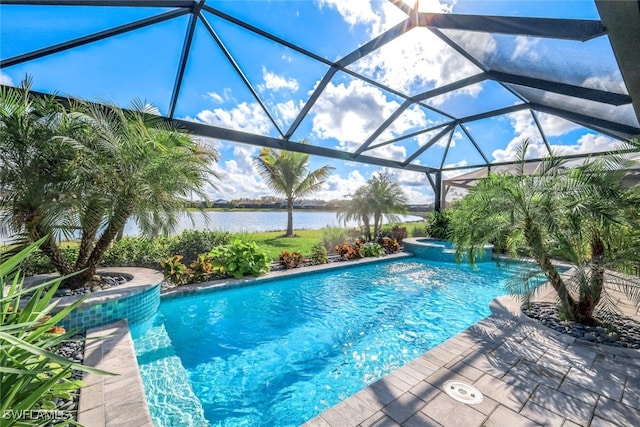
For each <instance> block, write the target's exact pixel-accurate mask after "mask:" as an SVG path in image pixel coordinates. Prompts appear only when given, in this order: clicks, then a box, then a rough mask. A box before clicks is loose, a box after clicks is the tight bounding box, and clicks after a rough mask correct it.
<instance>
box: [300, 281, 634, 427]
mask: <svg viewBox="0 0 640 427" xmlns="http://www.w3.org/2000/svg"><path fill="white" fill-rule="evenodd" d="M620 295H621V294H620ZM619 306H620V307H622V308H623V310H624V314H625V315H627V316H633V317H636V318H637V310H636V309H635V307H633V306H631V305H626V304H623V303H621V304H620V305H619ZM517 307H518V304H516V303H515V302H514V301H513V299H512V298H511V297H502V298H499V299H497V300H495V301H494V302H493V303H492V307H491V309H492V312H493V314H492V315H491V316H489V317H487V318H485V319H484V320H482V321H480V322H479V323H477V324H475V325H474V326H472V327H470V328H469V329H467V330H465V331H463V332H462V333H460V334H458V335H456V336H455V337H453V338H451V339H449V340H448V341H446V342H444V343H443V344H441V345H439V346H438V347H436V348H434V349H433V350H431V351H429V352H427V353H425V354H424V355H422V356H420V357H419V358H417V359H415V360H413V361H411V362H409V363H407V364H406V365H405V366H403V367H401V368H399V369H397V370H396V371H394V372H392V373H391V374H389V375H387V376H386V377H384V378H382V379H381V380H379V381H377V382H375V383H374V384H372V385H370V386H369V387H367V388H365V389H363V390H361V391H359V392H358V393H356V394H355V395H353V396H351V397H349V398H348V399H346V400H344V401H342V402H340V403H339V404H337V405H335V406H334V407H332V408H329V409H327V410H326V411H324V412H323V413H322V414H320V415H319V416H317V417H316V418H313V419H312V420H310V421H308V422H307V423H305V424H304V426H305V427H312V426H314V427H315V426H318V427H320V426H333V427H342V426H376V427H382V426H407V427H409V426H411V427H413V426H445V427H449V426H451V427H453V426H461V427H474V426H491V427H499V426H500V427H501V426H504V427H519V426H538V425H543V426H558V427H571V426H593V427H596V426H598V427H602V426H623V427H631V426H640V351H638V350H631V349H622V348H616V347H610V346H602V345H596V344H592V343H588V342H585V341H581V340H576V339H575V338H572V337H570V336H568V335H565V334H560V333H557V332H554V331H552V330H551V329H548V328H545V327H544V326H541V325H539V324H538V323H536V322H533V321H531V320H529V319H528V318H526V317H523V316H522V315H521V314H520V312H519V309H518V308H517ZM447 380H460V381H463V382H466V383H468V384H473V385H474V386H475V387H476V388H477V389H478V390H480V391H481V392H482V393H483V395H484V400H483V401H482V403H480V404H476V405H470V404H464V403H460V402H458V401H456V400H454V399H452V398H451V397H449V396H448V395H447V394H446V393H444V391H443V383H444V382H445V381H447Z"/></svg>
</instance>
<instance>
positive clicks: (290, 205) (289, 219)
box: [285, 196, 293, 237]
mask: <svg viewBox="0 0 640 427" xmlns="http://www.w3.org/2000/svg"><path fill="white" fill-rule="evenodd" d="M285 237H293V197H291V196H288V197H287V233H286V234H285Z"/></svg>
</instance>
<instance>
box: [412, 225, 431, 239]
mask: <svg viewBox="0 0 640 427" xmlns="http://www.w3.org/2000/svg"><path fill="white" fill-rule="evenodd" d="M411 237H427V227H426V226H424V225H422V224H420V225H414V226H413V227H412V228H411Z"/></svg>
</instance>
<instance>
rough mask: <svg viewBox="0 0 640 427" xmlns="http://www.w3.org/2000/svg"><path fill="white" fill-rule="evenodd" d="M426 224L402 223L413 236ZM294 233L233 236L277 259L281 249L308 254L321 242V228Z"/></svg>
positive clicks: (276, 232) (261, 233)
mask: <svg viewBox="0 0 640 427" xmlns="http://www.w3.org/2000/svg"><path fill="white" fill-rule="evenodd" d="M426 224H427V223H426V222H411V223H407V224H403V225H404V226H405V227H407V232H408V234H409V237H414V234H413V232H414V230H416V229H421V230H423V231H424V228H425V226H426ZM295 233H296V237H283V236H284V232H283V231H268V232H255V233H234V236H236V237H238V238H239V239H241V240H243V241H249V242H250V241H253V242H256V243H257V244H258V245H259V246H260V247H261V248H262V249H264V250H266V251H267V253H268V254H269V256H270V257H271V258H272V259H273V260H277V259H278V258H279V257H280V252H282V251H289V252H299V253H301V254H302V255H305V256H309V255H310V254H311V248H312V247H313V245H315V244H316V243H321V242H322V233H323V230H297V231H295Z"/></svg>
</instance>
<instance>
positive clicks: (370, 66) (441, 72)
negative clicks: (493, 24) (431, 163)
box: [352, 28, 496, 105]
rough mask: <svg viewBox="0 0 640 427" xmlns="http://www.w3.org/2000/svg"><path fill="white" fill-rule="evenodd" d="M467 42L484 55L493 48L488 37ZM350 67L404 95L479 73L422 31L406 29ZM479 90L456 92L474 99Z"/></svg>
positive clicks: (442, 98) (476, 87)
mask: <svg viewBox="0 0 640 427" xmlns="http://www.w3.org/2000/svg"><path fill="white" fill-rule="evenodd" d="M463 37H464V36H463ZM467 37H468V36H467ZM470 40H471V41H469V43H474V44H478V45H479V46H481V48H482V49H484V50H481V49H478V50H480V51H484V52H485V55H488V54H490V53H492V52H493V51H494V50H495V48H496V44H495V41H494V40H493V38H492V36H491V35H490V34H485V33H475V34H474V35H473V38H471V39H470ZM352 67H353V68H354V69H355V70H356V71H358V72H360V73H362V74H364V75H368V76H371V77H373V78H374V79H376V80H377V81H379V82H380V83H383V84H386V85H387V86H389V87H392V88H394V89H397V90H399V91H402V92H405V93H408V94H415V93H419V92H424V91H426V90H429V89H432V88H434V87H439V86H442V85H444V84H447V83H451V82H454V81H456V80H460V79H462V78H465V77H469V76H471V75H474V74H479V73H480V72H481V70H480V69H479V68H478V67H476V66H475V65H473V64H472V63H471V62H469V61H468V60H467V59H466V58H464V57H463V56H462V55H460V54H459V53H458V52H456V51H454V50H453V49H452V48H451V47H449V46H448V45H446V44H445V43H444V42H443V41H442V40H440V39H438V37H437V36H435V35H434V34H433V33H431V32H430V31H429V30H427V29H426V28H414V29H412V30H410V31H409V32H407V33H406V34H404V35H402V36H401V37H398V38H397V39H395V40H393V41H392V42H390V43H388V44H386V45H384V46H382V47H381V48H380V49H378V50H376V51H375V52H372V53H371V54H369V55H367V56H366V57H364V58H362V59H360V60H359V61H357V62H356V63H354V64H353V65H352ZM481 90H482V85H479V84H478V85H472V86H468V87H466V88H462V89H460V90H458V91H456V93H465V94H469V95H472V96H477V95H478V94H479V93H480V91H481ZM448 97H449V96H448V95H444V96H440V97H438V98H437V99H432V102H434V103H435V104H436V105H439V104H442V103H443V102H444V101H445V100H446V99H448Z"/></svg>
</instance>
